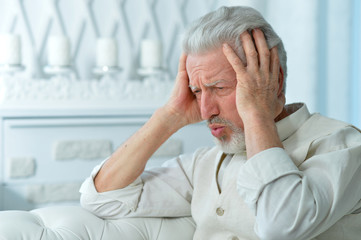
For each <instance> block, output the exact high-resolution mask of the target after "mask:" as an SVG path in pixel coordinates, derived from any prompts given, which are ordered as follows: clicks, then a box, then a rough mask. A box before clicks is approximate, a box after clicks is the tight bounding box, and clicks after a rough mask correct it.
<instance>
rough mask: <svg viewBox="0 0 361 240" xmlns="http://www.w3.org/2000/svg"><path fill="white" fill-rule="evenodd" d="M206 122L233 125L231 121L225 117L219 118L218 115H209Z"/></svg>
mask: <svg viewBox="0 0 361 240" xmlns="http://www.w3.org/2000/svg"><path fill="white" fill-rule="evenodd" d="M207 123H208V124H214V123H219V124H225V125H228V126H233V125H234V124H233V123H232V122H231V121H229V120H227V119H224V118H221V117H219V116H214V117H211V118H210V119H208V120H207Z"/></svg>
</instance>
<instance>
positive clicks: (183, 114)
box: [164, 53, 202, 128]
mask: <svg viewBox="0 0 361 240" xmlns="http://www.w3.org/2000/svg"><path fill="white" fill-rule="evenodd" d="M186 61H187V55H185V54H184V53H182V55H181V56H180V58H179V65H178V74H177V78H176V81H175V85H174V89H173V92H172V95H171V97H170V99H169V100H168V102H167V104H166V105H165V106H164V109H165V110H166V111H168V112H169V113H170V114H174V115H175V116H177V120H178V121H177V123H178V124H179V128H181V127H183V126H185V125H188V124H191V123H196V122H200V121H201V120H202V118H201V114H200V109H199V106H198V103H197V100H196V98H195V96H194V95H193V93H192V91H191V90H190V89H189V79H188V74H187V69H186Z"/></svg>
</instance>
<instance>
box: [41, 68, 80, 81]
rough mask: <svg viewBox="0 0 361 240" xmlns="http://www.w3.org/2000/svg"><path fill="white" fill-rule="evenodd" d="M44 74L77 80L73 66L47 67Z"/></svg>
mask: <svg viewBox="0 0 361 240" xmlns="http://www.w3.org/2000/svg"><path fill="white" fill-rule="evenodd" d="M44 72H45V73H46V74H48V75H50V76H52V77H60V78H68V79H75V74H74V70H73V68H72V67H71V66H51V65H48V66H45V67H44Z"/></svg>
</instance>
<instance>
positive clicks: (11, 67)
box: [0, 64, 25, 76]
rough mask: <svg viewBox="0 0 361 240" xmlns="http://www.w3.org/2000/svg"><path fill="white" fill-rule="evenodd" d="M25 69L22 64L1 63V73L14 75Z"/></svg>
mask: <svg viewBox="0 0 361 240" xmlns="http://www.w3.org/2000/svg"><path fill="white" fill-rule="evenodd" d="M24 70H25V67H24V66H23V65H21V64H0V74H1V75H8V76H14V75H15V74H17V73H20V72H22V71H24Z"/></svg>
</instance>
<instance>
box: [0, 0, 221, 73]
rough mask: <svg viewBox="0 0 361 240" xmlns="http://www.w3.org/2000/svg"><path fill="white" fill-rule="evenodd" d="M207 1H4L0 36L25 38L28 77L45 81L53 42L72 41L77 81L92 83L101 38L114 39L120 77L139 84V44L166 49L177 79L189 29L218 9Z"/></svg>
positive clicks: (165, 57)
mask: <svg viewBox="0 0 361 240" xmlns="http://www.w3.org/2000/svg"><path fill="white" fill-rule="evenodd" d="M216 2H217V1H208V0H198V1H189V0H10V1H9V0H0V22H1V23H2V24H0V33H14V34H19V35H20V36H21V41H22V56H23V61H22V63H23V65H25V67H26V72H25V73H26V75H27V76H31V77H34V78H43V77H45V76H46V74H45V73H44V66H46V65H47V64H48V62H47V52H48V45H49V37H51V36H58V35H65V36H67V37H68V38H69V39H70V44H71V58H72V64H73V67H74V70H75V73H76V76H77V77H78V78H80V79H89V78H92V77H94V76H93V75H92V69H93V68H94V65H95V62H96V61H95V45H96V40H97V38H101V37H113V38H115V39H116V40H117V43H118V45H119V48H118V53H119V65H120V67H122V69H123V72H122V77H123V78H126V79H129V78H138V77H139V76H137V73H136V70H137V68H138V67H139V55H140V43H141V41H142V40H143V39H146V38H150V39H157V40H160V41H161V43H162V44H163V66H164V68H165V69H166V70H167V72H168V73H169V74H170V76H172V77H174V76H175V75H176V70H177V62H178V57H179V54H180V38H181V34H182V32H183V30H184V28H185V26H186V25H187V24H188V23H189V22H190V21H192V20H193V19H195V18H197V17H198V16H200V15H202V14H204V13H205V12H207V11H209V10H211V9H212V8H214V6H215V4H216Z"/></svg>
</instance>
